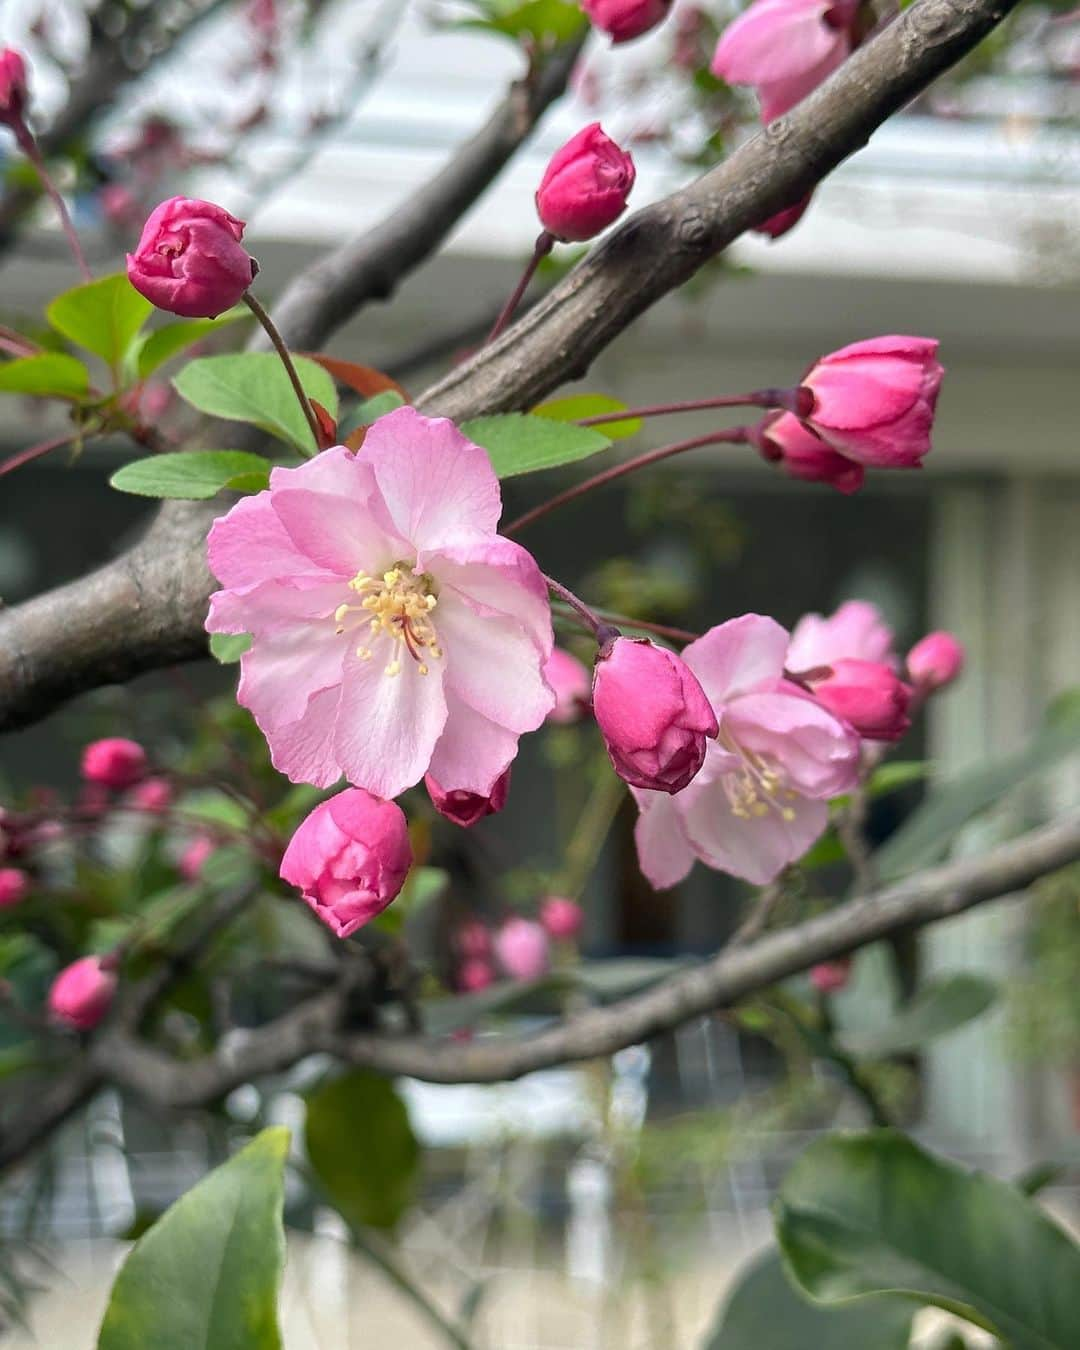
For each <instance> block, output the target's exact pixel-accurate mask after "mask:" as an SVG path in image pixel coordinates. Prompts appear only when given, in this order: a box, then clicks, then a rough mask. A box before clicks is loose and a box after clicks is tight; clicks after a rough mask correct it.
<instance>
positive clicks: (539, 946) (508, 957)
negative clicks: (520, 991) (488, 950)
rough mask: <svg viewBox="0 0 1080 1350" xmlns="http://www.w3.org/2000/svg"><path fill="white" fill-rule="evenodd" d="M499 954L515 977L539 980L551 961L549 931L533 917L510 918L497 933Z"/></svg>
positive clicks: (496, 951)
mask: <svg viewBox="0 0 1080 1350" xmlns="http://www.w3.org/2000/svg"><path fill="white" fill-rule="evenodd" d="M495 955H496V956H497V957H498V958H499V964H500V965H501V966H502V968H503V970H504V971H506V973H507V975H509V976H510V978H511V979H512V980H538V979H539V978H540V976H541V975H544V974H546V973H547V970H548V967H549V965H550V963H551V948H550V947H549V945H548V939H547V934H546V933H545V932H544V930H543V929H542V928H541V927H540V925H539V924H538V923H536V922H534V921H533V920H532V919H522V918H513V919H507V921H506V922H505V923H504V924H503V926H502V927H501V928H500V929H499V931H498V932H497V933H496V934H495Z"/></svg>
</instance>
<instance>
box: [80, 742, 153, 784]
mask: <svg viewBox="0 0 1080 1350" xmlns="http://www.w3.org/2000/svg"><path fill="white" fill-rule="evenodd" d="M145 772H146V751H145V750H144V749H143V748H142V746H141V745H139V743H138V742H137V741H129V740H126V739H125V738H124V737H123V736H109V737H106V739H105V740H103V741H92V742H91V743H90V744H89V745H88V746H87V747H86V749H85V750H84V751H83V754H82V776H83V777H84V778H85V779H86V781H87V782H88V783H97V784H99V785H100V786H101V787H107V788H112V789H113V790H114V791H115V792H119V791H122V790H123V789H124V788H129V787H133V786H134V785H135V784H136V783H137V782H138V781H139V779H140V778H142V776H143V774H144V773H145Z"/></svg>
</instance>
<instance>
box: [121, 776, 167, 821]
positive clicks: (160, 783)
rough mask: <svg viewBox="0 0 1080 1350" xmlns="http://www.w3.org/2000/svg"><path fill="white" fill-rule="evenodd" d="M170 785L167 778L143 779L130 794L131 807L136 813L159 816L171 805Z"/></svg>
mask: <svg viewBox="0 0 1080 1350" xmlns="http://www.w3.org/2000/svg"><path fill="white" fill-rule="evenodd" d="M172 799H173V790H172V784H171V783H170V782H169V780H168V779H167V778H144V779H143V781H142V782H141V783H138V784H137V785H136V786H135V788H134V790H133V791H132V794H131V805H132V806H133V807H134V808H135V810H136V811H146V812H147V813H148V814H150V815H152V816H160V815H161V814H162V813H163V812H165V811H167V810H168V809H169V807H170V806H171V805H172Z"/></svg>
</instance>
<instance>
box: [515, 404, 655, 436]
mask: <svg viewBox="0 0 1080 1350" xmlns="http://www.w3.org/2000/svg"><path fill="white" fill-rule="evenodd" d="M625 407H626V404H625V403H623V402H622V400H621V399H617V398H611V397H610V396H609V395H607V394H574V395H572V396H571V397H570V398H557V399H553V400H552V401H551V402H550V403H541V404H540V406H539V407H537V408H534V409H533V410H532V411H533V416H534V417H550V418H552V419H553V420H554V421H556V422H580V421H581V419H582V418H584V417H602V416H604V415H605V414H606V413H617V412H622V411H623V409H624V408H625ZM644 425H645V424H644V423H643V422H642V420H641V418H640V417H628V418H627V419H626V420H625V421H624V422H605V423H604V425H603V426H602V427H599V428H597V430H599V431H601V432H602V433H603V434H604V435H605V436H607V437H608V439H609V440H612V441H621V440H625V439H626V438H627V437H628V436H636V435H637V433H638V432H639V431H640V430H641V428H642V427H643V426H644Z"/></svg>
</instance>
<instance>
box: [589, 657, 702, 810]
mask: <svg viewBox="0 0 1080 1350" xmlns="http://www.w3.org/2000/svg"><path fill="white" fill-rule="evenodd" d="M593 712H594V713H595V715H596V721H597V723H598V725H599V727H600V731H601V734H602V735H603V737H604V743H605V745H606V746H607V751H608V754H609V755H610V756H611V762H612V764H613V765H614V766H615V772H616V773H617V774H618V775H619V777H620V778H622V779H624V780H625V781H626V782H627V783H629V784H630V786H631V787H636V788H648V789H651V790H653V791H655V792H672V793H674V792H681V791H682V789H683V788H684V787H686V785H687V783H689V782H690V781H691V779H692V778H693V777H694V776H695V774H696V773H697V772H698V770H699V769H700V768H701V766H702V764H703V763H704V761H705V742H706V738H707V737H709V736H715V735H716V733H717V731H718V730H719V728H718V725H717V721H716V714H715V713H714V712H713V710H712V708H711V706H710V704H709V700H708V699H707V698H706V697H705V692H704V690H703V689H702V687H701V685H700V684H699V683H698V682H697V679H696V677H695V676H694V674H693V672H692V671H691V670H690V667H689V666H687V665H686V664H685V662H683V661H681V660H680V659H679V657H677V656H676V655H675V653H674V652H670V651H668V650H667V649H666V648H664V647H656V646H654V645H653V643H651V642H649V641H648V640H647V639H645V638H624V637H617V638H615V639H614V641H612V642H608V643H606V644H605V645H604V646H603V647H602V648H601V650H600V654H599V656H598V657H597V658H596V668H595V670H594V672H593Z"/></svg>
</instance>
